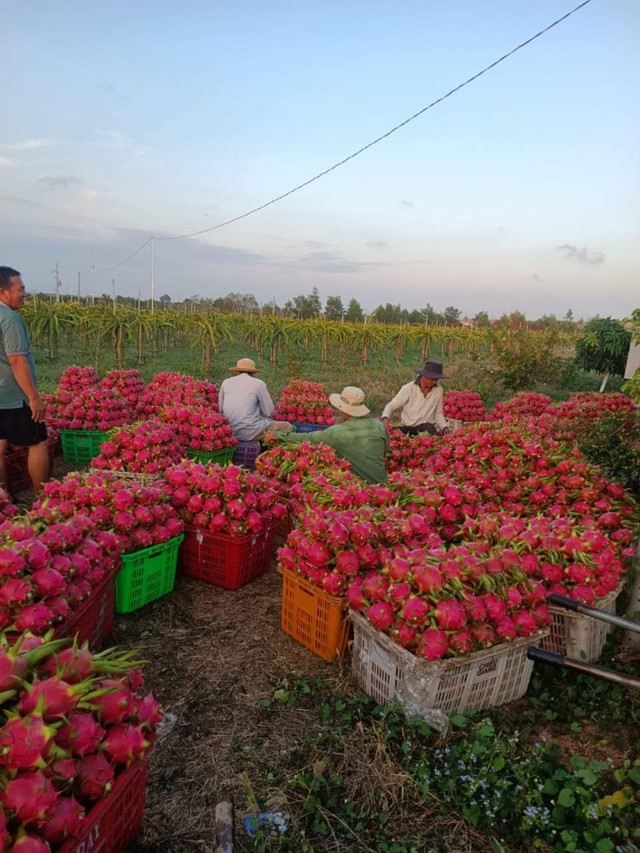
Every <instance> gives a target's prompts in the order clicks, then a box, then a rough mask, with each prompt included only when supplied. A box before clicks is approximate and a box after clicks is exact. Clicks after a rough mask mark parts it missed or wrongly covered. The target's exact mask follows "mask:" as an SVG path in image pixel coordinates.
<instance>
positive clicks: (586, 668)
mask: <svg viewBox="0 0 640 853" xmlns="http://www.w3.org/2000/svg"><path fill="white" fill-rule="evenodd" d="M527 656H528V658H529V660H534V661H539V662H541V663H550V664H552V665H553V666H562V667H564V668H565V669H574V670H576V671H577V672H584V673H585V674H586V675H594V676H595V677H596V678H602V679H603V680H604V681H613V682H614V683H615V684H622V685H623V686H624V687H634V688H635V689H636V690H640V678H638V677H637V676H635V675H627V673H626V672H614V671H613V670H612V669H605V668H604V667H603V666H595V664H592V663H587V661H583V660H577V659H576V658H568V657H566V656H565V655H561V654H560V653H559V652H550V651H547V649H539V648H538V647H537V646H531V647H530V648H529V649H528V651H527Z"/></svg>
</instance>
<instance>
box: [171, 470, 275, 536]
mask: <svg viewBox="0 0 640 853" xmlns="http://www.w3.org/2000/svg"><path fill="white" fill-rule="evenodd" d="M162 489H163V492H164V494H165V497H166V500H168V501H170V502H171V505H172V506H174V507H175V508H176V510H177V512H178V513H179V515H180V518H181V519H182V520H183V521H184V523H185V524H187V525H188V526H189V527H193V528H197V529H198V530H204V531H206V532H208V533H224V534H228V535H230V536H246V535H247V534H249V533H261V532H262V531H264V530H267V529H268V528H270V527H272V526H273V525H275V524H276V523H277V522H278V521H279V520H280V519H282V518H283V517H284V515H285V513H286V509H285V507H284V505H283V504H282V503H281V502H280V499H279V495H278V492H277V490H276V489H274V488H273V487H272V486H271V485H270V483H269V482H268V481H267V480H266V479H265V478H264V477H262V476H261V475H260V474H257V473H253V472H252V471H249V470H247V469H246V468H239V467H237V466H236V465H230V466H228V467H223V466H221V465H216V464H215V463H209V464H207V465H203V464H202V463H199V462H194V461H192V460H184V461H183V462H181V463H180V465H174V466H172V467H171V468H168V469H167V471H166V472H165V480H164V481H163V485H162Z"/></svg>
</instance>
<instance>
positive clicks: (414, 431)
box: [400, 424, 438, 435]
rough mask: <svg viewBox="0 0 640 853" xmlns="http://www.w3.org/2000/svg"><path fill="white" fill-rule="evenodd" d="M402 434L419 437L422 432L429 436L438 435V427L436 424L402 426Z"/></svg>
mask: <svg viewBox="0 0 640 853" xmlns="http://www.w3.org/2000/svg"><path fill="white" fill-rule="evenodd" d="M400 432H403V433H404V434H405V435H419V434H420V433H421V432H426V433H428V434H429V435H438V427H437V426H436V425H435V424H418V425H417V426H412V427H410V426H401V427H400Z"/></svg>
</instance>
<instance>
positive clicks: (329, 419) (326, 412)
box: [273, 379, 335, 426]
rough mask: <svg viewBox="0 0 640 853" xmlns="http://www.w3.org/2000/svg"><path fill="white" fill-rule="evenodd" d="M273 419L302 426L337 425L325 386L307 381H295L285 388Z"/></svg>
mask: <svg viewBox="0 0 640 853" xmlns="http://www.w3.org/2000/svg"><path fill="white" fill-rule="evenodd" d="M273 418H274V420H277V421H289V423H301V424H321V425H328V426H330V425H331V424H334V423H335V417H334V412H333V409H332V408H331V406H330V405H329V402H328V394H327V389H326V388H325V386H324V385H322V383H320V382H307V381H306V380H305V379H294V380H293V381H292V382H290V383H289V384H288V385H287V386H286V387H285V388H284V390H283V392H282V394H281V396H280V400H279V402H278V405H277V406H276V408H275V411H274V413H273Z"/></svg>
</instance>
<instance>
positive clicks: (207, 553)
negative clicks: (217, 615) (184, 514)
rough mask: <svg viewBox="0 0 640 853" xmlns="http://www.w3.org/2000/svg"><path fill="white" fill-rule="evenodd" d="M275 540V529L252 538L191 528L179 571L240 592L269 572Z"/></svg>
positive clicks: (188, 530)
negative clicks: (242, 588)
mask: <svg viewBox="0 0 640 853" xmlns="http://www.w3.org/2000/svg"><path fill="white" fill-rule="evenodd" d="M274 540H275V527H273V526H272V527H270V528H268V529H267V530H264V531H263V532H262V533H255V534H252V535H249V536H227V535H226V534H224V533H207V532H206V531H204V530H198V529H197V528H195V527H187V528H185V536H184V542H183V543H182V547H181V548H180V558H179V564H178V566H179V570H180V571H181V572H182V574H183V575H187V576H188V577H191V578H196V579H197V580H201V581H204V582H205V583H210V584H213V585H214V586H221V587H224V588H225V589H239V588H240V587H241V586H244V585H245V584H246V583H248V582H249V581H250V580H253V578H256V577H258V575H261V574H263V572H265V571H266V570H267V569H268V568H269V563H270V562H271V556H272V554H273V550H274Z"/></svg>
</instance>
